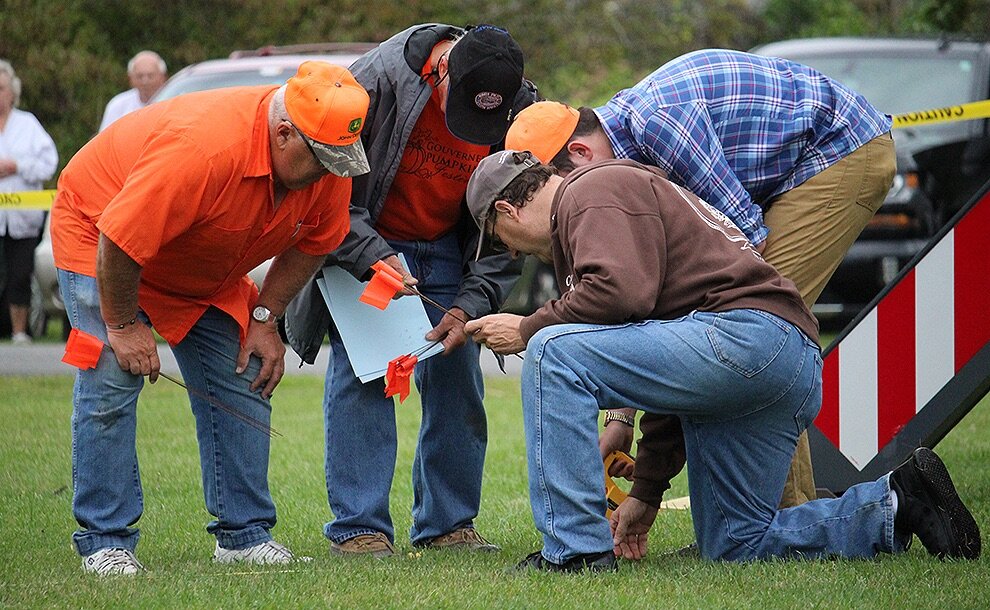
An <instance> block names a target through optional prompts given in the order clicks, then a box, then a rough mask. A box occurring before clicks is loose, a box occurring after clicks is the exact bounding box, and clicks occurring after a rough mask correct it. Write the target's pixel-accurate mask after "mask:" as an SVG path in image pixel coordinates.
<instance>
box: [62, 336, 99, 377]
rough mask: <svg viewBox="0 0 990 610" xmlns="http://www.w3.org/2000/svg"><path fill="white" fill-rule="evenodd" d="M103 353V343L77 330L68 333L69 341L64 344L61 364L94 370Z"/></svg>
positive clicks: (97, 338)
mask: <svg viewBox="0 0 990 610" xmlns="http://www.w3.org/2000/svg"><path fill="white" fill-rule="evenodd" d="M102 352H103V341H100V339H99V337H94V336H93V335H91V334H89V333H84V332H83V331H81V330H79V329H78V328H73V329H72V330H71V331H69V339H68V340H67V341H66V342H65V355H64V356H62V362H64V363H66V364H71V365H72V366H75V367H78V368H81V369H83V370H85V369H95V368H96V363H97V362H99V361H100V354H101V353H102Z"/></svg>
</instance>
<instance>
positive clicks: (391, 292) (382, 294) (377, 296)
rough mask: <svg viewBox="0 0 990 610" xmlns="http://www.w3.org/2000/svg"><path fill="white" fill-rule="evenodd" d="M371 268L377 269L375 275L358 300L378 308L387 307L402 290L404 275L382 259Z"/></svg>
mask: <svg viewBox="0 0 990 610" xmlns="http://www.w3.org/2000/svg"><path fill="white" fill-rule="evenodd" d="M371 268H372V269H374V270H375V275H374V276H372V278H371V281H370V282H368V286H367V288H365V289H364V292H362V293H361V296H360V297H358V300H359V301H361V302H362V303H367V304H368V305H371V306H373V307H377V308H378V309H385V308H386V307H388V302H389V301H391V300H392V298H393V297H394V296H395V295H396V293H397V292H399V291H400V290H402V275H400V274H399V272H398V271H396V270H395V269H393V268H391V267H389V266H388V265H386V264H385V263H384V262H382V261H378V262H377V263H375V264H374V265H372V266H371Z"/></svg>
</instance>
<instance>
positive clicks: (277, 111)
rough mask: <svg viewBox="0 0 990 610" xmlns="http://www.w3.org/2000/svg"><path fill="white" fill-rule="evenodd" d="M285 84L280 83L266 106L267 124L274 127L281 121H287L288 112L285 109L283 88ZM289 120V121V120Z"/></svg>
mask: <svg viewBox="0 0 990 610" xmlns="http://www.w3.org/2000/svg"><path fill="white" fill-rule="evenodd" d="M286 86H287V85H282V86H281V87H279V88H278V91H276V92H275V95H274V96H273V97H272V102H271V104H270V105H269V106H268V126H269V127H274V126H275V125H276V124H277V123H279V122H281V121H289V112H288V111H287V110H286V109H285V89H286ZM290 122H291V121H290Z"/></svg>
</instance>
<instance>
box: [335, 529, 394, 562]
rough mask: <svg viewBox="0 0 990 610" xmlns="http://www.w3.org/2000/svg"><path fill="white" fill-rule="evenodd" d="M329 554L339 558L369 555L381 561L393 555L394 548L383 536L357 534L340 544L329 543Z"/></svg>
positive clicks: (379, 533)
mask: <svg viewBox="0 0 990 610" xmlns="http://www.w3.org/2000/svg"><path fill="white" fill-rule="evenodd" d="M330 554H331V555H340V556H341V557H360V556H363V555H371V556H372V557H375V558H376V559H382V558H385V557H391V556H392V555H395V547H394V546H392V543H391V542H389V541H388V537H387V536H386V535H385V534H383V533H381V532H375V533H374V534H359V535H357V536H354V537H353V538H348V539H347V540H345V541H343V542H340V543H337V542H331V543H330Z"/></svg>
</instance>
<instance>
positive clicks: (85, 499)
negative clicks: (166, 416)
mask: <svg viewBox="0 0 990 610" xmlns="http://www.w3.org/2000/svg"><path fill="white" fill-rule="evenodd" d="M58 279H59V288H60V290H61V293H62V298H63V299H64V301H65V307H66V312H67V314H68V316H69V321H70V322H71V324H72V327H73V328H77V329H79V330H81V331H84V332H87V333H89V334H91V335H95V336H97V337H99V338H100V339H101V340H103V342H104V343H106V341H107V332H106V327H105V326H104V323H103V317H102V316H101V315H100V299H99V294H98V292H97V288H96V280H95V279H94V278H92V277H89V276H86V275H80V274H78V273H72V272H68V271H64V270H62V269H59V270H58ZM139 316H140V317H141V318H142V320H143V321H144V322H145V323H147V321H148V320H147V317H145V316H144V315H143V313H139ZM239 350H240V339H239V329H238V326H237V323H236V322H235V321H234V320H233V319H232V318H230V317H229V316H228V315H226V314H225V313H223V312H221V311H220V310H219V309H216V308H210V309H208V310H207V311H206V313H204V314H203V316H202V317H201V318H200V319H199V321H198V322H197V323H196V325H195V326H194V327H193V328H192V330H191V331H189V334H188V335H186V337H185V338H184V339H183V340H182V341H181V342H180V343H179V344H178V345H175V346H173V347H172V352H173V353H174V354H175V358H176V361H177V362H178V364H179V369H180V370H181V371H182V376H183V379H184V381H185V383H186V385H187V386H188V387H189V388H190V390H192V391H195V392H198V393H199V394H201V395H207V396H210V397H211V398H213V399H214V400H216V401H217V402H220V403H222V404H224V405H227V406H229V407H232V408H235V409H238V410H240V411H241V412H243V413H245V414H247V415H249V416H251V417H253V418H255V419H257V420H260V421H262V422H265V423H266V424H267V423H269V422H270V421H271V404H270V403H269V402H268V401H267V400H265V399H263V398H261V395H260V394H258V393H254V392H251V391H250V390H249V389H248V387H249V385H250V383H251V380H252V379H254V377H255V375H257V373H258V368H259V365H260V362H259V361H258V359H257V358H252V361H251V364H250V365H249V366H248V368H247V370H245V372H244V373H243V374H242V375H235V374H234V365H235V362H236V359H237V353H238V351H239ZM159 383H166V382H165V381H160V382H159ZM143 385H144V378H143V377H140V376H138V375H132V374H131V373H129V372H127V371H123V370H121V368H120V366H119V365H118V364H117V359H116V358H115V357H114V355H113V353H112V352H111V351H110V350H109V349H104V350H103V354H102V355H101V356H100V361H99V364H98V365H97V367H96V368H95V369H89V370H85V371H84V370H80V371H79V372H78V373H77V375H76V382H75V387H74V389H73V397H72V487H73V497H72V510H73V514H74V515H75V518H76V521H77V522H78V523H79V526H80V528H81V529H79V530H78V531H76V532H75V533H74V534H73V535H72V540H73V542H74V543H75V546H76V549H77V550H78V551H79V554H80V555H83V556H86V555H90V554H92V553H95V552H96V551H98V550H100V549H104V548H110V547H121V548H125V549H129V550H132V551H133V550H134V548H135V546H137V542H138V536H139V532H138V529H137V528H135V527H132V526H133V525H134V524H135V523H137V521H138V519H140V518H141V513H142V512H143V510H144V497H143V494H142V491H141V477H140V475H139V472H138V459H137V451H136V449H135V433H136V428H137V400H138V394H140V392H141V388H142V387H143ZM189 400H190V403H191V406H192V412H193V415H194V416H195V418H196V438H197V441H198V442H199V456H200V466H201V468H202V477H203V490H204V494H205V496H206V508H207V510H208V511H209V512H210V514H211V515H213V516H214V517H216V519H215V520H214V521H212V522H210V523H209V525H208V526H207V528H206V529H207V531H208V532H210V533H211V534H213V535H215V536H216V538H217V542H219V543H220V546H222V547H224V548H228V549H240V548H247V547H250V546H254V545H255V544H259V543H261V542H265V541H267V540H270V539H271V534H270V533H269V530H270V529H271V528H272V527H274V526H275V504H274V503H273V502H272V498H271V494H270V493H269V491H268V449H269V438H268V437H267V436H266V435H265V434H264V433H263V432H260V431H259V430H257V429H255V428H253V427H251V426H249V425H247V424H245V423H244V422H243V421H241V420H239V419H237V418H235V417H233V416H231V415H229V414H228V413H226V412H225V411H223V410H220V409H217V408H216V407H214V406H212V405H211V404H210V403H209V402H208V401H207V400H204V399H202V398H200V397H198V396H196V395H194V394H191V393H190V395H189ZM163 408H164V407H163ZM149 417H151V418H154V417H155V414H154V413H151V414H149ZM159 433H160V434H172V433H173V432H171V431H169V430H161V431H160V432H159Z"/></svg>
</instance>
